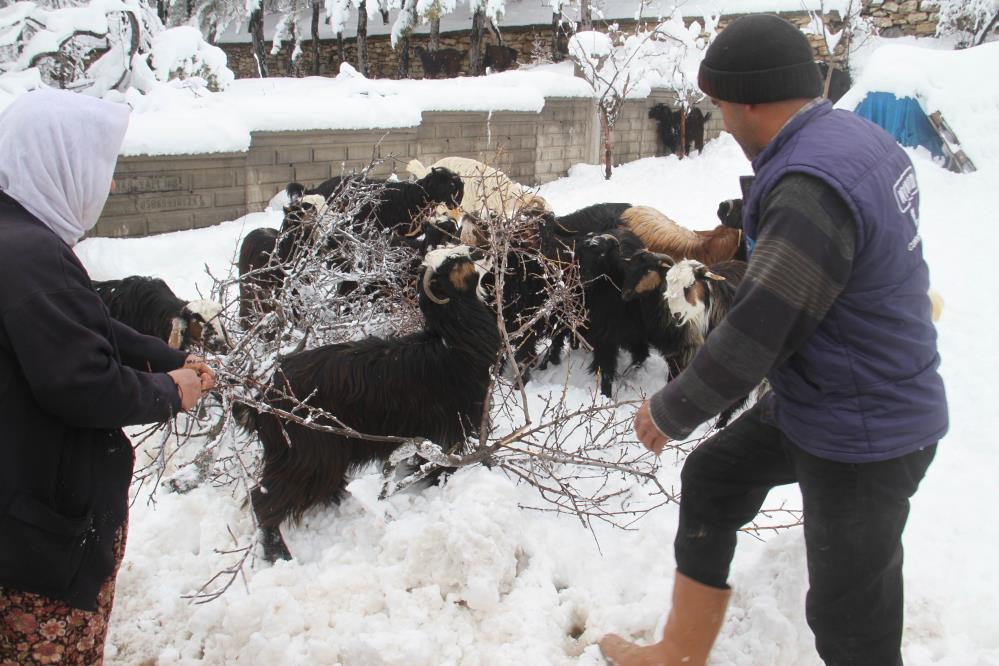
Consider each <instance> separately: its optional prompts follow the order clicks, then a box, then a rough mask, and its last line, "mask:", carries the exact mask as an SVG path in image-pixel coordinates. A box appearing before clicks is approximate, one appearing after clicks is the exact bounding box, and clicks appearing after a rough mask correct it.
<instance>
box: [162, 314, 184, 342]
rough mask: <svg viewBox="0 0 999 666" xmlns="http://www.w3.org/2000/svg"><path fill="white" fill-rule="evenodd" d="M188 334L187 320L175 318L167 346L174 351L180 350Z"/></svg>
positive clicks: (171, 323) (171, 324)
mask: <svg viewBox="0 0 999 666" xmlns="http://www.w3.org/2000/svg"><path fill="white" fill-rule="evenodd" d="M186 334H187V318H186V317H174V318H173V320H172V321H171V322H170V337H169V338H167V344H168V345H170V347H171V348H173V349H180V346H181V345H182V344H183V343H184V338H185V337H186Z"/></svg>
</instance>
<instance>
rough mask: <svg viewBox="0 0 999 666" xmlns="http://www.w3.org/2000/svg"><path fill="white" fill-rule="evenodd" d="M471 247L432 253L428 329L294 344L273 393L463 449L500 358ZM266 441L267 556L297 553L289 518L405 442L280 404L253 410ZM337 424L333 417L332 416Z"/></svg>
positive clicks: (355, 422) (359, 422)
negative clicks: (322, 425) (330, 428)
mask: <svg viewBox="0 0 999 666" xmlns="http://www.w3.org/2000/svg"><path fill="white" fill-rule="evenodd" d="M478 283H479V275H478V272H477V271H476V268H475V266H474V264H473V262H472V259H471V257H470V255H469V250H468V248H467V247H463V246H458V247H450V248H444V249H440V250H435V251H432V252H430V253H428V254H427V257H426V258H425V260H424V268H423V278H422V286H423V288H422V290H421V293H420V309H421V310H422V312H423V316H424V319H425V324H424V329H423V330H422V331H420V332H418V333H414V334H411V335H407V336H404V337H400V338H388V339H382V338H374V337H372V338H367V339H364V340H359V341H356V342H348V343H343V344H335V345H327V346H324V347H320V348H317V349H312V350H308V351H303V352H298V353H295V354H291V355H289V356H287V357H285V358H284V359H282V360H281V362H280V365H279V367H278V370H277V371H276V373H275V376H274V379H273V380H272V384H271V388H270V389H269V390H268V391H267V392H266V393H265V396H264V400H266V402H267V403H268V404H270V405H272V406H273V407H276V408H280V409H284V410H291V409H292V408H293V407H294V404H293V401H291V400H289V399H287V397H286V396H287V395H293V396H296V397H298V398H300V399H302V400H306V401H307V403H308V404H309V405H312V406H314V407H317V408H322V409H323V410H325V411H327V412H329V413H332V414H335V415H336V417H337V418H338V419H340V420H341V421H342V423H343V425H346V426H348V427H349V428H353V429H355V430H356V431H357V432H359V433H363V434H367V435H377V436H384V435H395V436H403V437H424V438H426V439H429V440H431V441H433V442H434V443H436V444H438V445H439V446H441V447H442V448H443V449H445V450H448V451H453V450H456V449H459V450H460V449H461V448H462V447H463V445H464V443H465V440H466V438H467V437H468V436H469V435H470V434H473V433H476V432H477V431H478V429H479V427H480V425H481V423H482V418H483V405H484V404H485V398H486V393H487V391H488V389H489V385H490V368H491V367H492V365H493V364H494V363H495V362H496V357H497V354H498V352H499V348H500V338H499V331H498V330H497V328H496V320H495V317H494V315H493V313H492V312H491V311H490V309H489V307H488V306H487V305H486V304H485V303H483V302H482V300H481V299H480V298H479V295H478V293H477V290H478ZM251 420H253V421H255V424H254V425H255V428H256V431H257V433H258V434H259V436H260V440H261V442H262V443H263V447H264V457H263V470H262V473H261V477H260V484H259V486H258V487H257V488H256V489H254V490H253V492H252V493H251V502H252V505H253V510H254V513H255V514H256V516H257V522H258V524H259V525H260V527H261V531H262V536H263V546H264V557H265V558H266V559H267V560H268V561H274V560H275V559H277V558H282V559H290V557H291V555H290V553H289V552H288V549H287V546H286V545H285V543H284V541H283V539H282V538H281V533H280V530H279V526H280V524H281V522H282V521H284V520H285V519H286V518H288V517H291V518H292V519H294V520H299V519H300V518H301V517H302V515H303V513H304V512H305V511H306V510H307V509H309V508H310V507H313V506H317V505H323V504H336V503H338V502H339V501H340V499H341V497H342V496H343V492H344V489H345V487H346V484H347V479H346V477H347V474H348V473H349V472H350V471H351V470H354V469H356V468H358V467H361V466H362V465H364V464H366V463H369V462H371V461H375V460H384V459H385V458H386V457H387V456H388V455H389V454H390V453H391V452H392V451H394V450H395V449H396V448H397V446H398V444H397V443H395V442H379V441H371V440H365V439H362V438H357V437H351V436H348V435H341V434H334V433H330V432H323V431H320V430H315V429H310V428H308V427H305V426H303V425H299V424H296V423H293V422H285V421H282V420H281V419H280V418H279V417H277V416H275V415H273V414H270V413H259V414H255V415H253V416H252V419H251ZM328 425H333V424H332V423H330V424H328Z"/></svg>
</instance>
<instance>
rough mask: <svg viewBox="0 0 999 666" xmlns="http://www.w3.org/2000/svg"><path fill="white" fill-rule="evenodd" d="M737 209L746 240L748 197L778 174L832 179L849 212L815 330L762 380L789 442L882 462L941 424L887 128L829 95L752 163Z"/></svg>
mask: <svg viewBox="0 0 999 666" xmlns="http://www.w3.org/2000/svg"><path fill="white" fill-rule="evenodd" d="M753 169H754V171H755V172H756V178H755V179H754V181H753V183H752V185H751V186H750V188H749V192H748V195H747V197H746V202H745V206H744V209H743V227H744V229H745V233H746V236H747V238H748V239H749V240H750V244H752V242H753V240H754V239H755V238H756V229H757V224H758V220H759V212H760V204H761V202H763V201H765V200H766V198H767V196H768V195H769V193H770V190H771V189H772V188H773V187H774V185H775V184H776V183H777V181H778V180H780V178H781V177H782V176H784V175H785V174H787V173H789V172H799V173H806V174H809V175H811V176H815V177H817V178H821V179H822V180H823V181H825V182H826V183H828V184H829V185H830V186H831V187H833V188H834V189H835V190H836V191H837V192H838V193H839V194H840V196H841V197H842V198H843V200H844V201H845V202H846V203H847V204H848V205H849V207H850V209H851V210H852V211H853V215H854V220H855V221H856V224H857V244H856V253H855V255H854V263H853V272H852V274H851V276H850V279H849V282H848V283H847V285H846V287H845V288H844V290H843V292H842V293H841V294H840V296H839V298H837V299H836V301H835V303H834V304H833V306H832V308H831V309H830V310H829V312H828V313H827V314H826V316H825V318H824V319H823V320H822V322H821V324H819V327H818V329H817V330H816V331H815V333H814V334H813V335H812V336H811V337H810V338H809V339H808V340H807V341H806V342H805V344H804V345H803V346H802V347H801V348H800V349H799V350H798V351H797V352H796V353H795V354H794V355H792V356H791V358H790V359H788V361H787V362H785V363H784V364H783V365H781V366H779V367H777V368H775V369H774V370H773V371H772V372H771V373H770V375H769V376H768V379H769V380H770V383H771V385H772V388H773V392H774V398H773V399H774V405H775V416H776V419H777V424H778V426H779V427H780V428H781V430H783V431H784V433H785V434H786V435H787V436H788V437H789V438H790V439H791V440H792V441H793V442H795V444H797V445H798V446H800V447H801V448H803V449H805V450H806V451H809V452H811V453H813V454H814V455H816V456H819V457H821V458H826V459H829V460H837V461H841V462H868V461H875V460H886V459H889V458H895V457H898V456H901V455H905V454H906V453H910V452H912V451H915V450H917V449H920V448H922V447H924V446H927V445H929V444H933V443H934V442H936V441H938V440H939V439H940V438H941V437H943V435H944V434H945V433H946V432H947V398H946V395H945V393H944V385H943V380H942V379H941V377H940V375H939V373H938V372H937V367H938V366H939V364H940V357H939V355H938V354H937V336H936V329H935V328H934V326H933V322H932V319H931V317H930V312H931V308H930V301H929V298H928V297H927V290H928V288H929V272H928V269H927V266H926V262H925V261H924V260H923V253H922V244H921V243H920V239H919V231H918V225H919V187H918V184H917V182H916V176H915V172H914V170H913V167H912V163H911V162H910V161H909V158H908V156H907V155H906V154H905V152H904V151H903V150H902V149H901V148H900V147H899V146H898V145H897V144H896V143H895V141H894V140H893V139H892V138H891V136H890V135H889V134H887V133H886V132H885V131H884V130H882V129H881V128H880V127H878V126H877V125H875V124H873V123H871V122H869V121H867V120H865V119H863V118H860V117H859V116H856V115H854V114H853V113H850V112H849V111H841V110H833V109H832V106H831V105H830V104H829V103H825V104H822V105H819V106H817V107H815V108H813V109H810V110H808V111H806V112H804V113H802V114H800V115H798V116H797V117H795V118H794V119H793V120H792V121H791V122H790V123H789V124H788V125H787V126H786V127H784V128H783V129H782V130H781V131H780V132H779V133H778V135H777V136H776V137H775V138H774V140H773V141H771V142H770V144H769V145H768V146H767V147H766V149H764V151H763V152H762V153H760V154H759V155H757V156H756V158H755V159H754V160H753Z"/></svg>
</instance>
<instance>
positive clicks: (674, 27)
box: [569, 14, 718, 179]
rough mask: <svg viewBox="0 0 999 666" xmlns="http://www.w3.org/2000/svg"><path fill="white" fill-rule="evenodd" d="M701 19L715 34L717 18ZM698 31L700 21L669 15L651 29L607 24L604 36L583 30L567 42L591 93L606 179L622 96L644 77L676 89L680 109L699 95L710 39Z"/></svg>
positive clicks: (625, 97)
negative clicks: (632, 29) (700, 73)
mask: <svg viewBox="0 0 999 666" xmlns="http://www.w3.org/2000/svg"><path fill="white" fill-rule="evenodd" d="M705 20H706V22H707V23H708V26H709V30H708V34H709V35H712V34H714V31H715V27H716V26H717V23H718V21H717V17H709V18H706V19H705ZM702 31H703V29H702V27H701V24H700V23H697V22H694V23H692V24H691V25H690V26H689V27H688V26H686V25H685V24H684V22H683V19H682V18H681V17H680V16H679V15H678V14H674V16H672V17H670V18H668V19H666V20H664V21H661V22H660V23H659V24H658V25H656V26H655V27H654V28H653V29H652V30H646V29H645V28H644V27H643V26H642V25H641V24H639V26H638V27H637V29H636V32H635V33H633V34H632V33H628V32H625V31H622V30H619V29H618V28H617V27H616V26H611V30H610V31H609V32H607V33H606V34H605V33H602V32H597V31H582V32H578V33H576V34H575V35H573V37H572V38H571V39H570V40H569V58H570V59H571V60H572V61H573V62H574V63H575V64H576V68H577V72H578V73H579V74H580V75H581V76H582V77H583V78H584V79H586V81H587V82H589V84H590V85H591V86H593V91H594V93H595V95H596V99H597V111H598V113H599V114H600V129H601V134H602V137H603V146H604V176H605V177H606V178H607V179H610V177H611V172H612V168H613V167H612V165H613V162H612V154H613V144H612V137H611V131H612V130H613V129H614V125H615V123H616V122H617V118H618V114H620V112H621V109H622V108H623V106H624V102H625V100H626V99H627V98H628V96H629V95H631V94H634V93H635V89H636V88H637V87H639V86H643V85H645V86H647V85H648V83H647V80H656V82H657V83H659V84H661V85H666V86H667V87H668V88H670V89H672V90H674V91H675V92H676V93H677V97H678V99H679V100H680V102H681V106H682V107H683V109H684V112H686V110H687V109H688V108H690V106H692V105H693V103H694V102H695V101H696V100H697V99H698V98H699V97H702V96H703V94H702V93H700V91H699V90H698V89H697V68H698V66H699V65H700V62H701V60H702V59H703V57H704V50H705V49H706V48H707V45H708V43H709V39H707V38H705V37H703V36H702ZM681 117H685V116H681ZM683 129H684V125H683V124H681V131H682V130H683Z"/></svg>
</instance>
